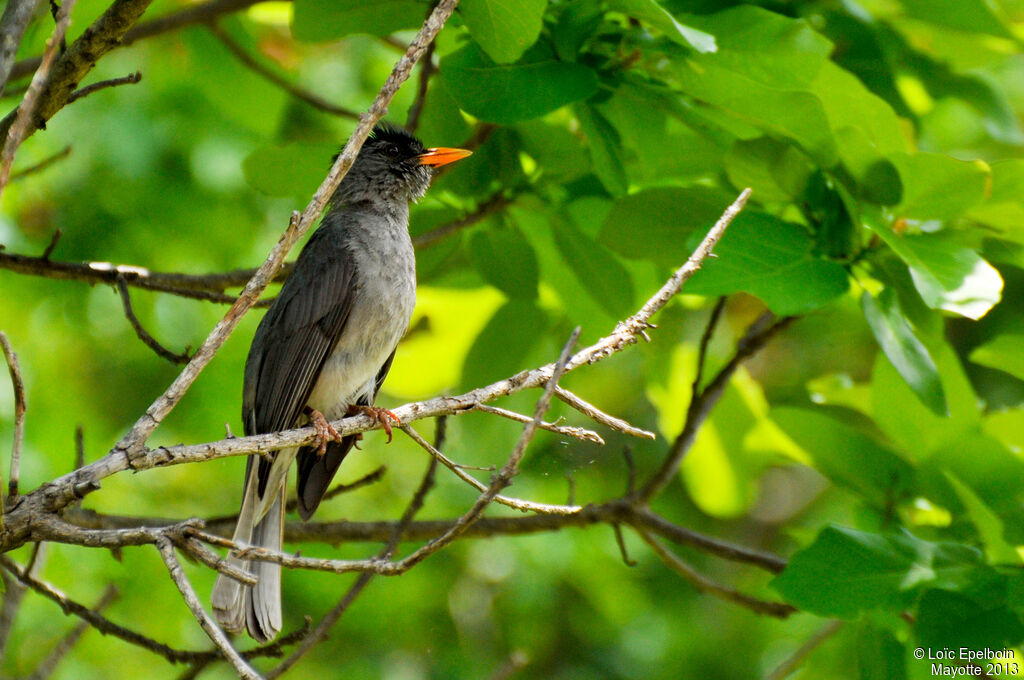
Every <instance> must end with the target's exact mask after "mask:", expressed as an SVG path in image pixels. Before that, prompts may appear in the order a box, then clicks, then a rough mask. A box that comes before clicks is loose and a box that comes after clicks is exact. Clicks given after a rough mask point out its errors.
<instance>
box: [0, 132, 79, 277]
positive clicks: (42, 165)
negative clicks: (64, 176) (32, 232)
mask: <svg viewBox="0 0 1024 680" xmlns="http://www.w3.org/2000/svg"><path fill="white" fill-rule="evenodd" d="M70 155H71V145H70V144H68V145H67V146H65V147H64V148H63V149H61V150H60V151H58V152H57V153H55V154H53V155H52V156H47V157H46V158H44V159H43V160H41V161H39V162H38V163H34V164H33V165H30V166H28V167H27V168H23V169H21V170H16V171H14V172H12V173H11V179H10V180H9V181H8V184H10V183H11V182H17V181H18V180H20V179H24V178H25V177H28V176H29V175H34V174H36V173H37V172H42V171H43V170H45V169H47V168H48V167H50V166H51V165H53V164H54V163H56V162H57V161H60V160H63V159H65V158H67V157H68V156H70ZM57 231H58V232H59V231H60V229H58V230H57ZM54 245H56V244H54ZM42 259H44V260H48V259H50V256H49V253H45V252H44V253H43V256H42Z"/></svg>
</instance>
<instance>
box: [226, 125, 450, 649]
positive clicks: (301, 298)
mask: <svg viewBox="0 0 1024 680" xmlns="http://www.w3.org/2000/svg"><path fill="white" fill-rule="evenodd" d="M469 154H470V152H468V151H464V150H462V149H447V148H437V149H426V148H424V146H423V144H421V143H420V141H419V140H417V139H416V138H415V137H413V136H412V135H411V134H409V133H408V132H406V131H405V130H402V129H399V128H395V127H391V126H389V125H378V126H377V127H376V128H375V129H374V131H373V133H372V134H371V135H370V137H369V139H367V141H366V143H365V144H364V145H363V148H362V150H361V151H360V153H359V156H358V157H357V158H356V161H355V163H353V165H352V167H351V169H350V170H349V172H348V174H347V175H346V176H345V178H344V179H343V180H342V182H341V185H340V186H339V187H338V189H337V191H336V192H335V193H334V196H333V197H332V198H331V201H330V204H329V207H328V211H327V214H326V216H325V217H324V219H323V221H322V223H321V225H320V228H319V229H317V230H316V232H315V233H314V234H313V236H312V237H311V238H310V239H309V242H308V243H307V244H306V247H305V248H303V250H302V253H301V254H300V255H299V258H298V260H297V261H296V263H295V269H294V270H293V271H292V274H291V276H289V277H288V280H287V281H286V282H285V284H284V286H283V287H282V288H281V292H280V293H279V294H278V296H277V299H276V300H275V301H274V304H273V305H271V307H270V309H269V310H268V311H267V313H266V315H265V316H264V317H263V320H262V321H261V322H260V325H259V328H257V329H256V335H255V337H254V338H253V341H252V346H251V347H250V349H249V356H248V358H247V359H246V362H245V386H244V389H243V392H242V423H243V425H244V428H245V434H247V435H251V434H260V433H266V432H278V431H280V430H287V429H290V428H293V427H299V426H301V425H304V424H307V423H311V424H312V425H313V426H314V427H316V429H317V433H318V441H317V442H316V443H314V445H312V446H305V447H302V448H297V449H296V448H292V449H282V450H280V451H278V452H277V453H276V454H275V455H273V456H272V457H271V458H270V459H267V458H261V457H258V456H250V457H249V459H248V462H247V464H246V468H245V492H244V495H243V498H242V508H241V510H240V511H239V513H238V524H237V525H236V527H235V533H234V536H233V538H232V540H234V541H235V542H237V543H240V544H245V545H251V546H258V547H264V548H269V549H271V550H280V549H281V542H282V539H283V532H284V508H285V488H286V480H287V474H288V468H289V466H290V465H291V463H292V460H293V459H295V458H296V457H298V499H299V515H300V516H301V517H302V519H304V520H305V519H309V517H310V516H311V515H312V514H313V512H314V511H315V510H316V508H317V506H318V505H319V504H320V501H321V499H322V498H323V495H324V493H325V492H326V490H327V485H328V484H330V482H331V479H332V478H333V477H334V473H335V472H336V471H337V469H338V466H339V465H341V461H342V459H343V458H344V457H345V455H346V454H347V453H348V452H349V449H351V448H352V445H353V444H355V442H356V441H357V439H358V438H359V435H355V436H348V437H340V436H339V435H338V432H337V431H336V430H335V429H334V428H333V427H331V426H330V425H329V424H328V422H327V421H328V420H335V419H338V418H341V417H344V416H345V415H350V414H354V413H357V412H363V413H367V414H369V415H371V416H372V417H374V418H375V419H377V420H378V421H379V422H380V423H381V424H382V425H383V426H384V429H385V430H386V431H387V433H388V441H390V438H391V427H390V424H389V422H388V419H389V418H391V419H394V420H396V421H397V418H395V417H394V415H393V414H391V413H390V412H389V411H386V410H384V409H381V408H379V407H375V406H373V401H374V399H375V398H376V396H377V391H378V390H379V389H380V386H381V383H383V382H384V378H385V377H386V376H387V374H388V370H389V369H390V368H391V362H392V360H393V359H394V358H395V348H396V347H397V346H398V341H399V340H400V339H401V337H402V335H403V334H404V333H405V331H406V329H407V328H408V325H409V318H410V317H411V316H412V310H413V305H414V304H415V301H416V261H415V258H414V256H413V247H412V240H411V239H410V237H409V203H410V201H414V200H417V199H419V198H420V197H422V196H423V194H424V193H425V192H426V190H427V187H428V186H429V185H430V180H431V177H432V176H433V173H434V170H435V168H438V167H440V166H442V165H446V164H448V163H451V162H454V161H457V160H459V159H461V158H465V157H466V156H468V155H469ZM228 562H229V563H231V564H233V565H235V566H237V567H241V568H243V569H246V570H248V571H250V572H251V573H253V574H255V575H256V577H257V579H258V583H257V584H256V585H255V586H252V587H249V586H246V585H243V584H241V583H239V582H238V581H236V580H234V579H231V578H229V577H226V576H224V575H223V574H218V576H217V582H216V583H215V584H214V587H213V595H212V598H211V600H212V604H213V611H214V615H215V616H216V618H217V620H218V621H219V622H220V624H221V625H222V626H223V627H224V629H225V630H228V631H230V632H240V631H241V630H242V629H243V628H245V629H247V630H248V631H249V635H250V636H252V637H253V638H254V639H255V640H258V641H259V642H267V641H269V640H272V639H273V638H274V636H276V635H277V633H278V631H280V630H281V567H280V565H277V564H271V563H269V562H259V561H248V560H244V559H240V558H238V557H234V556H229V558H228Z"/></svg>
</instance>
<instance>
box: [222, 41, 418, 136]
mask: <svg viewBox="0 0 1024 680" xmlns="http://www.w3.org/2000/svg"><path fill="white" fill-rule="evenodd" d="M207 28H208V29H210V32H211V33H213V35H214V36H216V38H217V39H218V40H220V42H221V43H222V44H223V45H224V47H226V48H228V51H229V52H231V54H233V55H234V56H235V58H236V59H238V61H239V62H240V63H241V64H242V65H243V66H245V67H246V68H247V69H249V70H250V71H252V72H253V73H255V74H257V75H258V76H260V77H261V78H263V79H265V80H267V81H268V82H270V83H272V84H273V85H276V86H277V87H279V88H281V89H282V90H284V91H285V92H287V93H288V94H290V95H291V96H293V97H295V98H296V99H298V100H299V101H302V102H305V103H306V104H309V105H310V106H312V107H313V108H315V109H318V110H320V111H323V112H324V113H330V114H332V115H335V116H341V117H342V118H351V119H353V120H359V114H358V113H357V112H355V111H352V110H351V109H346V108H344V107H341V106H337V105H335V104H332V103H331V102H329V101H327V100H326V99H324V98H323V97H320V96H319V95H317V94H314V93H313V92H310V91H309V90H305V89H303V88H301V87H299V86H298V85H295V84H294V83H290V82H288V80H286V79H285V78H282V77H281V76H279V75H278V74H277V73H274V71H272V70H270V69H269V68H267V67H266V66H264V65H263V64H261V63H259V62H258V61H256V59H254V58H253V57H252V55H250V54H249V53H248V52H246V51H245V48H244V47H242V46H241V45H239V44H238V42H237V41H236V40H235V39H234V38H232V37H231V36H230V35H228V34H227V32H225V31H224V29H222V28H221V27H220V26H218V25H217V24H212V23H211V24H208V25H207ZM431 45H433V43H431ZM428 50H429V48H428Z"/></svg>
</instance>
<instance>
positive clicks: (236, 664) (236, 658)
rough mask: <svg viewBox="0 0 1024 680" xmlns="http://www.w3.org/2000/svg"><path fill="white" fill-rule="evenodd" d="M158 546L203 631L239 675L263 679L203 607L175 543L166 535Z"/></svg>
mask: <svg viewBox="0 0 1024 680" xmlns="http://www.w3.org/2000/svg"><path fill="white" fill-rule="evenodd" d="M156 547H157V550H159V551H160V557H162V558H163V561H164V564H165V565H166V566H167V571H168V572H169V573H170V575H171V580H172V581H174V585H176V586H177V587H178V591H179V592H180V593H181V597H182V598H183V599H184V600H185V604H186V605H188V608H189V609H190V610H191V611H192V615H193V616H195V617H196V620H197V621H199V625H200V626H201V627H202V629H203V631H204V632H205V633H206V634H207V635H208V636H209V637H210V640H212V641H213V644H215V645H217V648H218V649H220V651H221V652H222V653H223V654H224V658H225V659H227V660H228V663H230V664H231V666H232V667H233V668H234V669H235V672H236V673H238V676H239V677H241V678H244V680H261V679H262V677H263V676H261V675H260V674H259V673H257V672H256V670H255V669H254V668H253V667H252V666H250V665H249V664H247V663H246V662H245V659H243V658H242V657H241V655H240V654H239V653H238V650H236V649H235V648H234V647H233V646H231V641H230V640H228V638H227V636H226V635H224V631H222V630H221V629H220V628H219V627H218V626H217V624H216V623H214V622H213V619H211V618H210V616H209V614H207V613H206V610H204V609H203V605H202V604H201V603H200V602H199V598H198V597H196V591H195V590H193V589H192V584H191V583H189V580H188V578H187V577H186V576H185V572H184V571H182V568H181V563H180V562H179V561H178V558H177V556H175V554H174V545H173V544H172V543H171V540H170V539H169V538H166V537H164V538H163V539H162V540H159V541H157V544H156Z"/></svg>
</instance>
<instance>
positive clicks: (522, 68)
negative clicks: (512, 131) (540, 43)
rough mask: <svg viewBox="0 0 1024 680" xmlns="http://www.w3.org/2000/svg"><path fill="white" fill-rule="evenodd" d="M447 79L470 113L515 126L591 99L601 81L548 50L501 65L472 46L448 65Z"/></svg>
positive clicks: (444, 65)
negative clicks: (522, 121)
mask: <svg viewBox="0 0 1024 680" xmlns="http://www.w3.org/2000/svg"><path fill="white" fill-rule="evenodd" d="M441 73H442V77H443V78H444V79H445V80H446V82H447V83H448V89H449V91H450V92H451V93H452V96H453V97H454V98H455V101H456V102H458V104H459V106H460V107H462V109H463V110H464V111H466V112H467V113H470V114H472V115H474V116H476V117H477V118H480V119H482V120H487V121H491V122H494V123H502V124H506V125H507V124H511V123H516V122H519V121H521V120H528V119H530V118H536V117H538V116H542V115H544V114H545V113H548V112H550V111H554V110H555V109H557V108H559V107H562V106H565V105H566V104H571V103H573V102H576V101H580V100H582V99H587V98H588V97H590V96H591V95H593V94H594V92H596V91H597V76H596V75H595V74H594V72H593V71H592V70H591V69H589V68H587V67H586V66H582V65H580V64H570V63H566V62H561V61H558V60H556V59H555V58H554V57H553V56H552V55H548V54H545V53H544V51H543V50H531V51H529V52H527V53H526V54H525V55H524V56H523V59H522V60H521V61H518V62H516V63H514V64H496V63H494V62H493V61H491V59H489V58H488V57H487V56H486V55H485V54H484V53H483V52H481V51H480V48H478V47H476V46H475V45H467V46H466V47H464V48H462V49H461V50H459V51H458V52H455V53H454V54H451V55H448V56H447V57H445V58H444V59H443V60H442V65H441Z"/></svg>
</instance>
